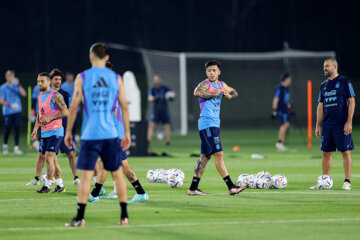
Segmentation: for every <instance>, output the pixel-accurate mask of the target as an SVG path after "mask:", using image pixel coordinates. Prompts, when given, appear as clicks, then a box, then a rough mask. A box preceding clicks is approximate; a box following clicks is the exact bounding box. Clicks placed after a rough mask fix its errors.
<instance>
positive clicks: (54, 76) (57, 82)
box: [26, 69, 80, 185]
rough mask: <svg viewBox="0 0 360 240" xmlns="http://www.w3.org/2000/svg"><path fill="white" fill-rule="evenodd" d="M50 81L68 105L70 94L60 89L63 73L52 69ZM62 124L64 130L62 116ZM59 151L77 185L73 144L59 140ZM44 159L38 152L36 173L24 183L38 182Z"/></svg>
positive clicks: (32, 183) (67, 105)
mask: <svg viewBox="0 0 360 240" xmlns="http://www.w3.org/2000/svg"><path fill="white" fill-rule="evenodd" d="M49 76H50V82H51V88H52V89H53V90H55V91H57V92H58V93H60V94H61V95H62V96H63V98H64V101H65V104H66V107H69V98H70V95H69V94H68V93H67V92H66V91H64V90H63V89H61V87H60V86H61V81H62V79H63V74H62V72H61V71H60V70H59V69H53V70H52V71H51V72H50V74H49ZM62 125H63V127H64V132H65V130H66V125H67V118H63V119H62ZM59 149H60V151H61V153H65V154H66V156H67V158H68V159H69V165H70V168H71V171H72V173H73V176H74V184H75V185H79V183H80V179H79V177H78V174H77V170H76V159H75V154H74V148H73V146H71V147H70V149H69V148H67V147H66V146H65V143H64V140H63V141H62V142H61V145H60V148H59ZM44 161H45V158H44V156H43V155H42V154H41V153H39V155H38V159H37V161H36V173H35V177H34V179H32V180H31V181H30V182H29V183H28V184H26V185H36V184H38V182H39V176H40V174H41V169H42V167H43V166H44Z"/></svg>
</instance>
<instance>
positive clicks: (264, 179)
mask: <svg viewBox="0 0 360 240" xmlns="http://www.w3.org/2000/svg"><path fill="white" fill-rule="evenodd" d="M256 185H257V187H258V188H260V189H269V188H271V187H272V184H271V178H270V177H268V176H266V175H263V176H261V177H259V178H258V181H257V183H256Z"/></svg>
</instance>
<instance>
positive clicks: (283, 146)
mask: <svg viewBox="0 0 360 240" xmlns="http://www.w3.org/2000/svg"><path fill="white" fill-rule="evenodd" d="M275 147H276V149H277V150H278V151H279V152H284V151H286V150H287V148H286V147H285V145H284V144H283V143H279V142H277V143H276V144H275Z"/></svg>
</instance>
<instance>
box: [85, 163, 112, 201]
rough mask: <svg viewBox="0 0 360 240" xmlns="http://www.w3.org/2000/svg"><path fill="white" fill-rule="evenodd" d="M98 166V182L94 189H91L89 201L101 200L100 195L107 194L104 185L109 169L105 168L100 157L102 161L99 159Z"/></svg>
mask: <svg viewBox="0 0 360 240" xmlns="http://www.w3.org/2000/svg"><path fill="white" fill-rule="evenodd" d="M96 168H97V176H96V182H95V186H94V188H93V190H92V191H91V193H90V195H89V202H99V200H100V199H99V196H103V195H105V189H104V187H103V185H104V183H105V181H106V178H107V174H108V171H107V170H105V169H104V164H103V162H102V160H101V158H100V161H98V164H96Z"/></svg>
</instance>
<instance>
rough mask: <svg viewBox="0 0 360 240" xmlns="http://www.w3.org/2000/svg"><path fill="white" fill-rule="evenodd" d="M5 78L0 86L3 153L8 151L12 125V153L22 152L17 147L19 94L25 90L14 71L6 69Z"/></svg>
mask: <svg viewBox="0 0 360 240" xmlns="http://www.w3.org/2000/svg"><path fill="white" fill-rule="evenodd" d="M5 79H6V83H4V84H3V85H1V87H0V104H1V105H3V116H4V127H5V134H4V144H3V154H8V153H9V149H8V139H9V136H10V132H11V128H12V127H14V131H15V146H14V154H22V151H21V150H20V148H19V138H20V126H21V111H22V107H21V99H20V96H22V97H25V96H26V91H25V89H24V88H23V87H22V86H21V85H20V84H19V80H18V79H17V78H15V72H14V71H13V70H8V71H6V73H5Z"/></svg>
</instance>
